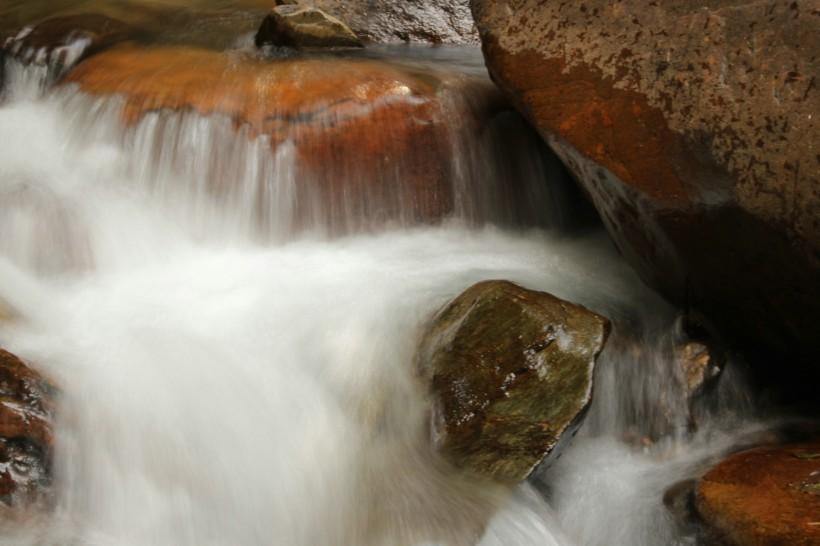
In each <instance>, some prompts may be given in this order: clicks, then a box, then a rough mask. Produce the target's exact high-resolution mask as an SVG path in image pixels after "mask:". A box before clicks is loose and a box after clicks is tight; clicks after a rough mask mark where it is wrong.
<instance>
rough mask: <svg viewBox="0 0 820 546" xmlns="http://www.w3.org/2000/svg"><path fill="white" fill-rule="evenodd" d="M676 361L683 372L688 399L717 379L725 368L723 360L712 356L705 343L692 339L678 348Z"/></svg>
mask: <svg viewBox="0 0 820 546" xmlns="http://www.w3.org/2000/svg"><path fill="white" fill-rule="evenodd" d="M675 363H676V364H677V366H678V370H679V371H680V373H681V379H682V380H683V388H684V392H685V395H686V397H687V398H688V399H690V400H691V399H693V398H694V397H696V396H697V395H698V394H700V393H701V392H703V390H704V389H706V388H707V387H708V386H709V385H711V384H712V382H713V381H715V380H716V379H717V378H718V376H719V375H720V372H721V371H722V370H723V365H722V362H720V361H718V360H717V359H716V358H714V357H713V356H712V351H710V349H709V347H707V346H706V345H704V344H703V343H700V342H697V341H690V342H688V343H685V344H683V345H682V346H680V347H678V348H677V351H676V352H675Z"/></svg>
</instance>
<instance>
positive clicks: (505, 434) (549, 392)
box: [418, 281, 609, 483]
mask: <svg viewBox="0 0 820 546" xmlns="http://www.w3.org/2000/svg"><path fill="white" fill-rule="evenodd" d="M608 332H609V322H608V321H607V319H605V318H603V317H601V316H599V315H596V314H595V313H593V312H591V311H588V310H587V309H585V308H583V307H581V306H579V305H575V304H572V303H568V302H566V301H563V300H560V299H558V298H556V297H554V296H552V295H550V294H546V293H544V292H535V291H532V290H527V289H525V288H522V287H520V286H517V285H515V284H512V283H510V282H506V281H487V282H482V283H479V284H476V285H474V286H473V287H471V288H469V289H468V290H466V291H465V292H464V293H462V294H461V295H460V296H458V297H457V298H456V299H455V300H453V301H452V302H451V303H450V304H449V305H447V306H446V307H445V308H444V309H443V310H441V311H440V312H439V313H438V315H437V316H436V317H435V318H434V319H433V321H432V323H431V325H430V327H429V329H428V331H427V332H426V333H425V336H424V339H423V341H422V344H421V348H420V350H419V357H418V358H419V366H420V369H421V372H422V375H423V377H424V378H425V380H427V381H429V382H430V384H431V386H432V393H433V399H434V401H433V403H434V410H433V412H434V414H433V433H434V438H435V440H436V443H437V446H438V447H439V448H440V450H441V451H442V453H443V454H444V455H445V456H446V457H447V458H448V459H449V460H450V461H451V462H452V463H454V464H455V465H456V466H458V467H461V468H465V469H468V470H470V471H472V472H475V473H477V474H481V475H484V476H487V477H490V478H493V479H495V480H498V481H501V482H510V483H513V482H518V481H521V480H523V479H525V478H527V476H529V475H530V474H531V473H532V471H533V470H534V469H535V468H536V467H537V466H538V465H539V464H540V463H541V462H542V461H544V460H545V458H546V457H547V456H548V455H551V454H552V455H557V454H558V451H559V450H557V449H556V447H557V446H558V444H559V442H561V441H563V440H565V439H566V438H568V437H570V436H571V435H572V434H573V433H574V430H575V429H576V427H577V426H579V425H580V422H581V419H582V417H583V415H584V414H585V412H586V409H587V407H588V405H589V403H590V400H591V397H592V378H593V377H592V376H593V371H594V367H595V360H596V358H597V356H598V354H599V352H600V351H601V349H602V348H603V346H604V343H605V342H606V338H607V335H608Z"/></svg>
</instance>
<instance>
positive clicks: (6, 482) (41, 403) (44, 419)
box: [0, 349, 56, 509]
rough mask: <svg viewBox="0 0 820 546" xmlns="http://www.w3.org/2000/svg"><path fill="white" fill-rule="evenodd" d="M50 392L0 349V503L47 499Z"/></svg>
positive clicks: (46, 384) (17, 504) (26, 504)
mask: <svg viewBox="0 0 820 546" xmlns="http://www.w3.org/2000/svg"><path fill="white" fill-rule="evenodd" d="M55 393H56V391H55V389H54V387H53V386H52V385H51V384H49V382H48V381H47V380H46V379H45V378H44V377H42V376H41V375H40V374H38V373H37V372H35V371H34V370H32V369H31V368H29V367H28V366H27V365H26V364H25V363H23V361H21V360H20V359H19V358H17V357H16V356H14V355H12V354H11V353H8V352H6V351H4V350H2V349H0V502H2V503H3V504H5V505H6V506H8V507H11V508H13V509H18V508H19V509H26V508H29V507H31V506H34V505H41V504H43V503H47V502H48V500H49V497H50V486H51V454H52V447H53V431H52V419H53V415H54V403H55V402H54V397H55Z"/></svg>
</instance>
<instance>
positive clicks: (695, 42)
mask: <svg viewBox="0 0 820 546" xmlns="http://www.w3.org/2000/svg"><path fill="white" fill-rule="evenodd" d="M472 8H473V13H474V15H475V20H476V24H477V26H478V28H479V31H480V34H481V38H482V42H483V49H484V55H485V58H486V61H487V65H488V68H489V70H490V73H491V75H492V77H493V79H494V80H495V81H496V83H497V84H498V85H499V86H500V87H501V89H502V90H503V91H504V92H506V94H507V95H508V96H509V97H510V98H511V99H512V100H513V101H514V102H515V104H516V105H517V107H518V108H519V110H520V111H521V112H522V113H524V114H525V115H526V116H527V117H528V118H529V120H530V121H531V122H532V123H533V124H534V125H535V126H536V127H537V128H538V130H539V131H540V132H541V134H542V136H543V137H544V138H545V139H546V140H547V141H548V142H549V143H550V145H551V146H552V147H553V148H554V150H555V151H556V152H557V153H558V155H559V156H561V158H562V160H563V161H564V163H565V164H566V165H567V166H568V167H569V168H570V170H571V171H572V172H573V173H574V175H575V176H576V178H577V179H578V180H579V182H580V183H581V185H582V186H583V188H584V190H585V191H586V192H587V194H588V195H589V196H590V197H591V199H592V201H593V202H594V204H595V206H596V208H597V209H598V211H599V213H600V215H601V217H602V219H603V221H604V223H605V224H606V227H607V228H608V230H609V232H610V234H611V235H612V237H613V239H614V240H615V242H616V244H617V245H618V247H619V249H620V250H621V252H622V253H623V255H624V256H625V257H626V259H627V260H628V261H629V262H630V263H631V264H632V266H633V267H635V269H636V270H637V271H638V272H639V273H640V275H641V276H642V278H643V279H644V280H645V281H647V282H648V283H649V284H651V285H653V286H655V287H656V288H658V289H660V290H661V291H662V292H663V294H665V295H666V297H668V298H669V299H670V300H672V301H673V302H675V303H677V304H680V305H683V306H686V308H687V309H691V310H693V311H696V312H698V313H699V314H700V315H703V316H706V317H707V318H708V319H711V321H712V322H713V324H715V325H716V326H717V327H718V328H719V329H720V330H721V331H722V332H724V333H725V334H727V335H728V336H729V337H731V338H732V339H733V340H734V341H735V342H736V343H737V345H738V346H740V347H743V348H744V349H745V350H746V354H747V355H748V356H749V357H750V359H751V360H753V361H754V362H753V363H754V364H756V369H757V371H759V372H761V373H762V374H763V376H764V379H768V380H770V383H786V382H788V383H789V385H788V386H789V387H792V388H795V389H800V388H804V389H806V390H809V389H812V390H813V389H815V386H816V379H818V378H820V366H818V365H817V362H818V360H817V357H816V355H817V354H818V352H820V336H818V335H817V321H818V318H820V154H818V150H819V149H820V124H818V120H820V115H818V112H820V81H818V77H819V76H818V75H820V10H818V9H817V5H816V2H815V3H812V2H806V1H795V2H776V1H752V0H746V1H736V0H714V1H709V2H706V1H702V0H699V1H693V2H646V1H644V0H624V1H620V2H611V1H609V0H585V1H583V2H560V1H557V0H546V1H544V0H472ZM773 358H774V359H776V360H777V361H778V365H777V366H771V363H772V359H773ZM781 362H782V364H783V366H780V365H779V363H781ZM783 367H788V368H790V369H791V371H790V372H788V373H784V372H783V371H782V369H783ZM795 372H797V373H795ZM809 378H814V379H809ZM807 394H808V393H807Z"/></svg>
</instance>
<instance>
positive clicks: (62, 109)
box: [0, 48, 756, 546]
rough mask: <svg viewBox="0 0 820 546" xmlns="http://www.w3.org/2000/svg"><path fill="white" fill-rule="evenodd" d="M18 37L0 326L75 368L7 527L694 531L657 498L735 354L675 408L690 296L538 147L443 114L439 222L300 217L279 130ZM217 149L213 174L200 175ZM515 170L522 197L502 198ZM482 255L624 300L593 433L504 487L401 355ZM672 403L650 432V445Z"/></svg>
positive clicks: (729, 396)
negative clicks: (56, 72)
mask: <svg viewBox="0 0 820 546" xmlns="http://www.w3.org/2000/svg"><path fill="white" fill-rule="evenodd" d="M424 51H425V50H417V49H413V50H412V52H413V55H411V56H412V57H415V58H414V59H410V61H412V62H414V63H418V62H420V59H426V60H424V62H426V63H432V64H435V70H439V71H440V70H448V71H458V70H466V71H467V72H474V71H475V67H476V66H477V65H478V64H479V63H477V61H476V59H480V57H478V55H480V53H479V52H477V51H473V50H470V51H467V52H463V51H462V52H459V53H452V55H450V54H446V52H445V53H442V52H441V50H438V52H436V53H435V55H429V54H426V53H424ZM426 51H430V50H426ZM433 51H434V52H435V51H436V50H433ZM397 54H398V53H397V52H396V51H395V50H391V49H389V48H388V49H385V50H381V51H378V50H377V51H375V52H374V53H373V55H375V56H378V57H390V56H395V55H397ZM403 56H404V57H405V60H407V55H403ZM435 57H437V58H435ZM6 62H7V66H6V74H7V79H8V80H9V81H8V82H7V84H8V87H9V89H8V91H9V92H7V94H6V102H5V103H4V104H2V105H0V142H2V146H0V301H2V302H5V304H6V305H8V306H9V307H11V308H13V309H14V310H15V313H16V314H17V315H19V316H20V317H22V318H21V319H19V320H16V321H14V322H10V323H2V322H0V345H2V346H3V347H5V348H7V349H9V350H11V351H13V352H15V353H16V354H18V355H20V356H22V357H24V358H25V359H26V360H28V361H30V362H33V363H36V366H37V367H38V368H39V369H41V370H42V371H44V372H45V373H46V374H48V375H49V376H51V377H52V378H54V380H55V381H56V383H57V384H59V385H60V388H61V391H62V396H61V398H60V407H59V411H58V418H57V419H58V421H57V423H56V431H57V447H56V453H55V456H54V460H55V465H56V467H55V469H54V472H55V481H56V483H55V490H56V495H57V500H56V513H55V514H54V515H52V516H49V517H48V518H45V520H44V521H36V522H34V523H29V524H28V525H26V526H25V528H24V530H22V531H21V530H19V529H12V530H9V531H8V532H7V534H6V537H7V538H6V540H7V541H11V542H12V543H15V544H21V545H34V544H48V545H50V544H62V545H67V544H71V545H73V544H77V545H105V546H108V545H111V546H120V545H122V546H145V545H162V546H166V545H167V546H183V545H192V546H194V545H195V546H208V545H231V546H245V545H270V544H277V545H286V546H298V545H325V544H327V545H331V544H338V545H434V544H442V545H445V544H447V545H462V544H464V545H472V544H480V545H482V546H490V545H517V544H521V545H528V544H532V545H560V546H571V545H578V546H581V545H584V546H605V545H624V546H642V545H645V546H650V545H667V544H694V540H695V537H694V535H693V534H692V532H691V530H687V529H685V528H681V527H680V526H679V525H678V524H677V523H676V521H675V520H674V518H673V517H672V515H671V514H670V513H669V512H668V511H667V509H666V508H665V507H664V505H663V502H662V497H663V495H664V491H665V490H666V489H667V488H668V487H669V486H670V485H672V484H674V483H675V482H677V481H679V480H681V479H684V478H687V477H690V476H692V475H693V474H694V473H696V472H698V470H699V469H700V468H701V465H702V464H703V461H706V460H709V458H710V457H713V456H715V455H716V454H719V453H721V452H723V451H724V450H725V449H727V448H729V447H730V446H732V445H733V443H735V442H736V441H737V440H738V438H741V437H742V436H743V434H745V433H746V432H747V431H750V430H754V429H755V428H756V425H755V424H754V421H753V420H752V419H751V417H750V416H749V410H748V408H747V403H746V401H745V400H744V397H743V396H742V394H741V393H742V392H743V383H742V379H741V377H740V374H739V373H737V372H736V371H735V370H734V369H733V368H732V367H731V366H730V367H729V369H728V370H727V372H726V373H725V374H724V376H723V377H722V379H721V383H720V387H719V388H718V389H717V391H716V392H715V393H713V395H712V397H713V404H712V407H711V409H710V410H709V412H708V415H707V416H706V417H704V418H703V423H702V425H701V427H700V430H699V432H697V433H691V432H689V431H688V430H687V423H686V416H685V413H686V411H685V409H682V408H683V406H684V405H685V404H684V403H683V402H682V398H681V396H682V395H681V393H680V392H679V391H680V386H679V378H678V377H677V376H676V375H675V372H674V369H673V366H672V356H671V355H672V352H673V348H674V346H675V344H676V343H678V342H680V341H681V340H683V339H684V335H683V334H682V333H681V332H680V329H679V327H678V321H677V314H678V313H677V312H676V310H675V309H672V308H670V307H669V306H667V305H666V304H665V303H663V302H662V301H661V300H660V299H659V298H658V297H657V296H656V295H654V294H653V293H652V292H650V291H649V290H648V289H646V288H645V287H644V286H643V285H642V284H641V283H640V282H639V280H638V279H637V278H636V277H635V276H634V274H633V273H632V272H631V271H630V269H629V268H628V267H627V266H626V265H625V264H624V263H623V262H622V261H621V259H620V258H619V256H618V255H617V252H616V251H615V250H614V248H613V246H612V245H611V243H610V242H609V240H608V239H607V237H606V235H605V234H604V233H603V232H602V231H601V230H600V229H599V228H588V229H583V230H579V229H571V225H572V221H571V220H572V219H571V218H568V216H570V215H571V214H570V212H569V211H570V210H571V209H570V205H569V204H568V199H567V197H566V189H565V188H564V184H565V180H563V179H562V175H561V173H560V171H559V170H557V169H556V168H555V166H554V164H552V163H551V162H550V160H549V159H548V158H545V157H543V156H541V155H539V153H538V152H537V151H533V150H530V149H529V148H527V147H524V148H523V152H522V150H518V151H517V152H521V153H511V152H510V151H509V150H505V149H504V147H503V146H501V147H499V146H498V145H497V143H496V144H490V145H488V144H487V143H486V142H481V141H480V140H479V139H477V138H475V139H472V140H471V138H472V137H471V135H469V134H466V135H465V134H460V135H455V134H454V136H453V142H454V145H453V151H452V161H453V162H454V165H456V168H454V170H453V172H455V173H458V176H455V177H454V179H453V184H454V186H457V187H455V188H454V195H455V196H456V201H457V202H456V203H455V205H454V208H453V212H452V213H451V214H450V215H449V217H448V218H446V219H445V220H444V221H443V222H440V223H433V224H432V225H413V222H410V221H408V220H407V219H404V218H402V217H401V216H400V217H398V218H397V219H394V220H395V221H392V222H387V223H385V224H379V225H377V226H372V225H369V224H367V223H366V222H365V223H364V225H360V224H358V223H356V222H355V221H354V220H356V218H349V220H351V221H353V223H352V224H350V225H349V226H347V227H348V228H349V229H345V230H344V232H343V233H331V232H328V231H327V229H323V228H326V227H327V226H325V224H323V222H322V218H321V216H322V211H323V209H322V208H321V206H318V205H317V208H316V209H315V210H314V211H313V213H312V217H313V218H314V219H315V222H314V224H313V225H312V226H308V229H300V230H294V229H293V221H292V220H293V218H292V216H293V215H294V214H297V211H296V210H295V209H294V205H293V199H292V196H293V192H294V187H295V185H297V184H300V183H306V182H305V181H304V180H303V178H304V176H305V175H304V173H302V172H300V169H299V165H298V162H296V161H295V160H294V147H293V144H292V143H287V142H285V143H283V144H281V145H279V146H278V147H277V149H276V150H275V152H273V153H272V152H271V146H270V143H269V142H266V141H265V140H264V138H262V137H259V138H249V136H248V135H244V134H242V129H241V128H240V129H239V130H238V132H237V130H236V129H235V128H234V127H232V125H231V123H229V122H228V121H226V120H224V119H220V118H219V117H216V116H211V117H201V116H196V115H194V114H190V113H187V114H180V113H172V112H159V113H156V114H152V116H150V117H149V118H146V119H145V120H143V121H142V122H141V123H139V124H137V125H136V126H133V127H124V126H123V124H122V123H121V121H120V117H119V109H120V108H121V107H122V104H121V102H119V101H118V100H117V99H97V98H93V97H90V96H86V95H83V94H82V93H79V92H78V91H77V90H76V88H74V87H71V86H68V87H60V88H56V89H53V90H48V91H45V90H44V89H45V87H44V86H43V85H42V82H43V78H44V77H45V69H40V70H39V72H38V69H37V68H36V67H31V66H30V67H27V68H23V67H21V66H20V65H18V64H17V63H16V61H13V60H7V61H6ZM454 63H455V64H458V65H459V66H460V67H461V68H458V67H454V66H453V64H454ZM431 70H432V68H431ZM453 123H454V124H455V120H454V121H453ZM502 140H503V139H502ZM510 162H514V165H513V167H514V168H513V167H511V166H510ZM215 170H219V173H220V176H221V177H222V178H224V177H226V176H227V177H228V178H229V179H230V181H231V184H232V186H231V187H232V188H233V189H232V191H231V192H229V193H228V194H227V195H224V194H223V195H214V194H212V193H210V192H207V191H204V190H203V187H204V186H203V185H205V186H207V185H208V182H207V181H208V179H209V176H212V175H213V172H214V171H215ZM487 173H489V174H487ZM511 177H513V178H515V180H514V182H515V184H516V185H517V187H519V188H525V189H526V191H525V194H526V195H527V199H525V200H524V201H525V205H526V206H524V205H522V204H521V202H520V201H516V200H515V199H512V200H510V199H505V196H506V194H507V192H509V191H510V190H509V189H508V188H509V185H510V178H511ZM260 188H266V191H265V192H260ZM476 196H479V197H476ZM480 196H484V197H483V198H481V197H480ZM482 199H483V201H482ZM260 200H261V201H262V202H261V204H260ZM516 203H518V204H516ZM260 210H262V211H263V213H260ZM534 213H535V214H534ZM260 214H261V216H260ZM351 214H354V213H351ZM260 219H261V221H260ZM491 278H503V279H509V280H512V281H514V282H517V283H520V284H522V285H525V286H527V287H531V288H536V289H540V290H546V291H549V292H552V293H554V294H556V295H558V296H560V297H563V298H566V299H569V300H572V301H577V302H580V303H582V304H584V305H586V306H588V307H590V308H592V309H594V310H596V311H599V312H601V313H603V314H605V315H607V316H609V317H610V318H611V319H612V320H613V321H614V322H615V335H614V337H613V340H612V341H611V342H610V344H609V347H608V348H607V350H606V351H605V352H604V354H603V355H602V357H601V359H600V361H599V367H598V374H597V382H596V392H595V400H594V403H593V407H592V410H591V412H590V414H589V416H588V417H587V421H586V424H585V426H584V427H583V429H582V432H581V433H580V434H579V436H578V437H577V438H576V439H575V441H574V442H573V443H572V444H571V445H570V446H569V448H568V449H566V450H565V452H564V453H563V455H562V457H561V458H560V459H559V461H558V462H557V463H556V464H554V465H553V466H552V467H551V468H549V469H544V470H542V471H540V472H539V474H538V476H536V477H534V478H533V479H532V480H530V482H529V483H527V484H523V485H521V486H520V487H519V488H517V489H516V490H514V491H508V490H506V489H503V488H499V487H496V486H492V485H489V484H482V483H476V482H475V481H474V480H472V479H469V478H466V477H464V476H461V475H460V474H459V473H458V472H456V471H454V470H453V469H451V468H449V467H447V465H445V464H444V463H442V462H441V461H440V460H438V459H437V457H436V455H435V453H432V452H431V450H430V447H429V441H428V438H427V436H426V425H427V408H428V407H429V402H428V400H427V399H426V394H425V389H424V386H423V385H420V384H419V383H418V381H417V379H416V376H415V375H414V371H413V355H414V350H415V346H416V342H417V340H418V333H419V329H420V328H421V327H422V326H423V325H424V323H425V320H427V319H428V318H429V317H430V316H431V314H432V313H433V312H435V311H436V309H438V308H439V307H440V306H441V305H443V304H444V303H445V302H447V301H448V299H450V298H452V297H454V296H455V295H457V294H458V293H459V292H461V291H462V290H463V289H465V288H467V287H468V286H470V285H471V284H472V283H474V282H476V281H480V280H484V279H491ZM659 423H661V428H665V430H666V432H665V434H664V435H663V437H662V438H661V439H660V440H658V441H655V442H654V443H651V444H649V443H646V442H644V443H641V441H640V439H642V438H644V437H646V436H649V435H650V434H651V433H652V431H653V430H656V429H657V428H658V426H659ZM635 438H637V439H638V440H635Z"/></svg>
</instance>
